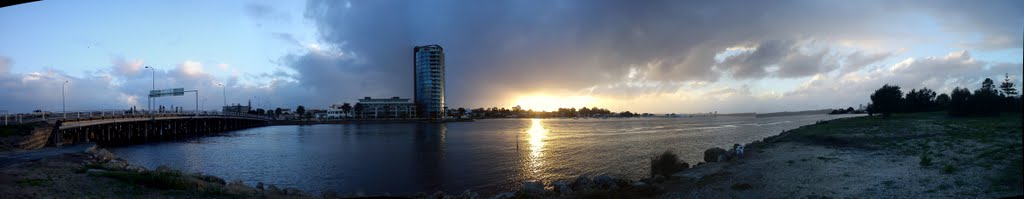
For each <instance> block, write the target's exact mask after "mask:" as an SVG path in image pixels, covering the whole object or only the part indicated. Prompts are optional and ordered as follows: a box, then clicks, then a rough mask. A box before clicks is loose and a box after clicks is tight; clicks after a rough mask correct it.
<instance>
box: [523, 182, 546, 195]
mask: <svg viewBox="0 0 1024 199" xmlns="http://www.w3.org/2000/svg"><path fill="white" fill-rule="evenodd" d="M519 190H520V191H523V192H527V193H544V183H542V182H540V181H533V182H524V183H523V186H522V188H520V189H519Z"/></svg>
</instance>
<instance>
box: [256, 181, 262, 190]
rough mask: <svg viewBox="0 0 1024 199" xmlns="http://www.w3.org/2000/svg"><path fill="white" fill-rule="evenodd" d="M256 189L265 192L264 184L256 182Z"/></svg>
mask: <svg viewBox="0 0 1024 199" xmlns="http://www.w3.org/2000/svg"><path fill="white" fill-rule="evenodd" d="M256 189H259V190H263V182H256Z"/></svg>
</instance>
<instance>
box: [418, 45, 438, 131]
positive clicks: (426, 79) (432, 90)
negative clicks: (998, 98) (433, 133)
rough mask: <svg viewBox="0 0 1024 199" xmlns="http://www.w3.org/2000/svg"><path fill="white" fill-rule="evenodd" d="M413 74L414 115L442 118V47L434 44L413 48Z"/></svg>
mask: <svg viewBox="0 0 1024 199" xmlns="http://www.w3.org/2000/svg"><path fill="white" fill-rule="evenodd" d="M413 76H414V80H413V84H415V87H414V88H415V92H416V94H415V97H414V101H415V102H416V111H417V113H416V115H419V116H420V117H425V118H444V115H445V114H444V111H445V110H444V109H445V105H444V48H441V46H440V45H436V44H434V45H426V46H416V47H415V48H413Z"/></svg>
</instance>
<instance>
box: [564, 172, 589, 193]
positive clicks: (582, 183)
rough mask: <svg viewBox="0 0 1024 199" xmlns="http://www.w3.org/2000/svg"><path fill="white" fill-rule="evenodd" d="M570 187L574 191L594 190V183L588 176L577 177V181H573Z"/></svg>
mask: <svg viewBox="0 0 1024 199" xmlns="http://www.w3.org/2000/svg"><path fill="white" fill-rule="evenodd" d="M569 186H570V187H572V190H575V191H583V190H587V189H593V188H594V182H593V181H591V180H590V178H588V177H587V176H585V175H581V176H579V177H576V180H574V181H572V183H570V184H569Z"/></svg>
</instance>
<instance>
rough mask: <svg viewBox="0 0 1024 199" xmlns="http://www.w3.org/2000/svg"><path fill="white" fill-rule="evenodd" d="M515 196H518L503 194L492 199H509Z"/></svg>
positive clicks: (510, 193)
mask: <svg viewBox="0 0 1024 199" xmlns="http://www.w3.org/2000/svg"><path fill="white" fill-rule="evenodd" d="M514 196H516V194H515V193H512V192H501V193H498V194H494V196H491V197H490V199H509V198H512V197H514Z"/></svg>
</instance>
